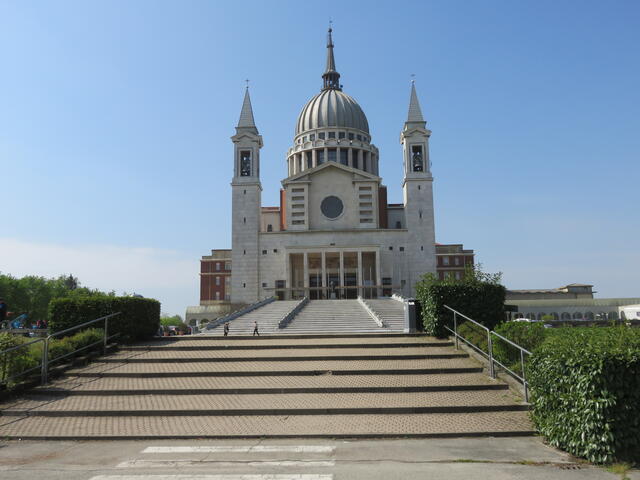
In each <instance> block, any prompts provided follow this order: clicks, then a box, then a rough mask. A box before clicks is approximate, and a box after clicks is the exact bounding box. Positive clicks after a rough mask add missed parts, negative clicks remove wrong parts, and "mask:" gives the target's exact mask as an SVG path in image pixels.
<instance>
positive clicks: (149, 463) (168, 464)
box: [117, 460, 336, 468]
mask: <svg viewBox="0 0 640 480" xmlns="http://www.w3.org/2000/svg"><path fill="white" fill-rule="evenodd" d="M238 465H241V466H248V467H334V466H335V465H336V462H335V461H333V460H264V461H252V462H244V461H241V462H228V461H219V460H129V461H126V462H122V463H119V464H118V465H117V468H175V467H197V466H215V467H232V466H238Z"/></svg>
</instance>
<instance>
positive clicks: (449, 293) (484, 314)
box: [416, 279, 505, 338]
mask: <svg viewBox="0 0 640 480" xmlns="http://www.w3.org/2000/svg"><path fill="white" fill-rule="evenodd" d="M416 294H417V295H416V296H417V298H418V300H419V301H420V303H421V306H422V321H423V323H424V330H425V332H426V333H427V334H428V335H433V336H435V337H440V338H442V337H445V336H447V331H446V330H445V328H444V326H445V325H448V326H449V327H451V326H452V325H453V314H452V313H451V312H450V311H449V310H447V309H446V308H444V306H445V305H448V306H449V307H451V308H453V309H455V310H457V311H459V312H460V313H463V314H465V315H466V316H468V317H471V318H473V319H474V320H475V321H476V322H479V323H481V324H482V325H484V326H486V327H487V328H489V329H491V330H493V328H494V327H495V326H496V325H497V324H498V323H500V322H501V321H502V320H503V319H504V299H505V288H504V287H503V286H502V285H497V284H493V283H486V282H469V283H467V282H460V283H451V282H442V283H441V282H434V281H432V280H429V279H425V280H422V281H421V282H419V283H418V285H417V286H416Z"/></svg>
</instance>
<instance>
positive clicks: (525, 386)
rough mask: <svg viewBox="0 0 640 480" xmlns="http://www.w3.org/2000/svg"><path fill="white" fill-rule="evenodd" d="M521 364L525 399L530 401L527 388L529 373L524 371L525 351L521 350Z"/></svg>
mask: <svg viewBox="0 0 640 480" xmlns="http://www.w3.org/2000/svg"><path fill="white" fill-rule="evenodd" d="M520 365H521V366H522V385H523V386H524V401H525V402H527V403H529V389H528V388H527V375H526V374H525V372H524V351H523V350H520Z"/></svg>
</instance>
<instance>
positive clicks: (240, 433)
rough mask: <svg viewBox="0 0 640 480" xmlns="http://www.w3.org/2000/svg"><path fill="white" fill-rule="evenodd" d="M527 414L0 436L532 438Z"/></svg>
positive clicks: (56, 424)
mask: <svg viewBox="0 0 640 480" xmlns="http://www.w3.org/2000/svg"><path fill="white" fill-rule="evenodd" d="M533 434H535V432H534V431H533V427H532V425H531V422H530V420H529V416H528V412H525V411H507V412H479V413H432V414H402V415H398V414H388V415H371V414H362V415H264V416H260V415H256V416H174V417H162V416H152V417H144V416H127V417H116V418H113V417H92V416H86V417H26V416H3V417H0V436H1V437H3V438H5V439H9V440H11V439H18V438H20V439H22V440H46V439H56V440H84V439H105V440H106V439H114V440H115V439H122V440H158V439H163V438H165V439H189V438H198V439H205V438H217V439H220V438H291V437H301V438H302V437H333V438H372V437H378V438H379V437H483V436H492V437H498V436H522V435H533Z"/></svg>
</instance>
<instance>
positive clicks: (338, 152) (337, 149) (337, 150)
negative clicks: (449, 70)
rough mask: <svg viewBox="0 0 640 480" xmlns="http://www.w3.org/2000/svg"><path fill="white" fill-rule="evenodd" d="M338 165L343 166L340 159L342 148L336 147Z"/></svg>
mask: <svg viewBox="0 0 640 480" xmlns="http://www.w3.org/2000/svg"><path fill="white" fill-rule="evenodd" d="M336 163H339V164H340V165H342V159H341V158H340V147H336Z"/></svg>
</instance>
